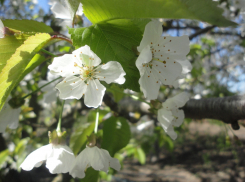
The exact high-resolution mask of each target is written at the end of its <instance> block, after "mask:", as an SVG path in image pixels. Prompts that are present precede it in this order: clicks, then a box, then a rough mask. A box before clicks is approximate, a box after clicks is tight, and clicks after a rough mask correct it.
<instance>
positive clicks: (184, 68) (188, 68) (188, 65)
mask: <svg viewBox="0 0 245 182" xmlns="http://www.w3.org/2000/svg"><path fill="white" fill-rule="evenodd" d="M178 63H179V64H181V66H182V74H183V75H185V74H187V73H189V72H190V71H191V70H192V65H191V63H190V61H188V60H184V61H178Z"/></svg>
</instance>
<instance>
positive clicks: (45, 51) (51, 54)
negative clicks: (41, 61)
mask: <svg viewBox="0 0 245 182" xmlns="http://www.w3.org/2000/svg"><path fill="white" fill-rule="evenodd" d="M41 51H42V52H44V53H46V54H48V55H50V56H52V57H56V55H54V54H53V53H51V52H49V51H47V50H45V49H41Z"/></svg>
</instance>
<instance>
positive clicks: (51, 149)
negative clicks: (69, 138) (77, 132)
mask: <svg viewBox="0 0 245 182" xmlns="http://www.w3.org/2000/svg"><path fill="white" fill-rule="evenodd" d="M44 161H46V167H47V168H48V169H49V172H50V173H52V174H58V173H67V172H69V171H70V169H71V166H72V164H73V163H74V162H75V156H74V154H73V152H72V150H71V149H70V148H69V147H68V146H66V145H61V144H58V145H53V144H48V145H45V146H42V147H40V148H39V149H37V150H35V151H33V152H32V153H30V154H29V155H28V156H27V158H26V159H25V160H24V162H23V163H22V164H21V165H20V167H21V168H22V169H23V170H25V171H30V170H32V169H33V168H34V167H40V166H41V165H42V163H43V162H44Z"/></svg>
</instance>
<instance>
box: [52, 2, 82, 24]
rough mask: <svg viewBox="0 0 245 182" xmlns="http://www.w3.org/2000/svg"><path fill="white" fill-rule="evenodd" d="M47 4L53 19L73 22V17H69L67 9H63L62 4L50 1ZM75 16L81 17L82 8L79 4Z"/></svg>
mask: <svg viewBox="0 0 245 182" xmlns="http://www.w3.org/2000/svg"><path fill="white" fill-rule="evenodd" d="M49 4H50V5H51V11H52V12H53V14H54V16H55V18H60V19H64V20H73V17H72V16H71V14H70V11H69V9H68V8H67V7H65V6H64V5H63V4H62V3H60V2H59V1H51V2H50V3H49ZM76 15H78V16H82V15H83V7H82V4H81V3H80V4H79V6H78V9H77V12H76Z"/></svg>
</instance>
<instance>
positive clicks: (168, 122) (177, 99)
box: [157, 92, 189, 140]
mask: <svg viewBox="0 0 245 182" xmlns="http://www.w3.org/2000/svg"><path fill="white" fill-rule="evenodd" d="M188 100H189V94H188V93H185V92H182V93H180V94H178V95H176V96H174V97H172V98H169V99H167V100H166V101H165V102H164V103H162V108H161V109H159V110H158V112H157V119H158V121H159V122H160V124H161V126H162V128H163V129H164V130H165V132H166V133H167V134H168V135H169V136H170V137H171V138H172V139H173V140H175V139H176V138H177V134H176V133H175V131H174V129H173V126H177V127H179V126H180V125H181V124H182V123H183V121H184V118H185V114H184V111H183V110H181V109H179V108H180V107H183V106H184V105H185V103H186V102H187V101H188Z"/></svg>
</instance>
